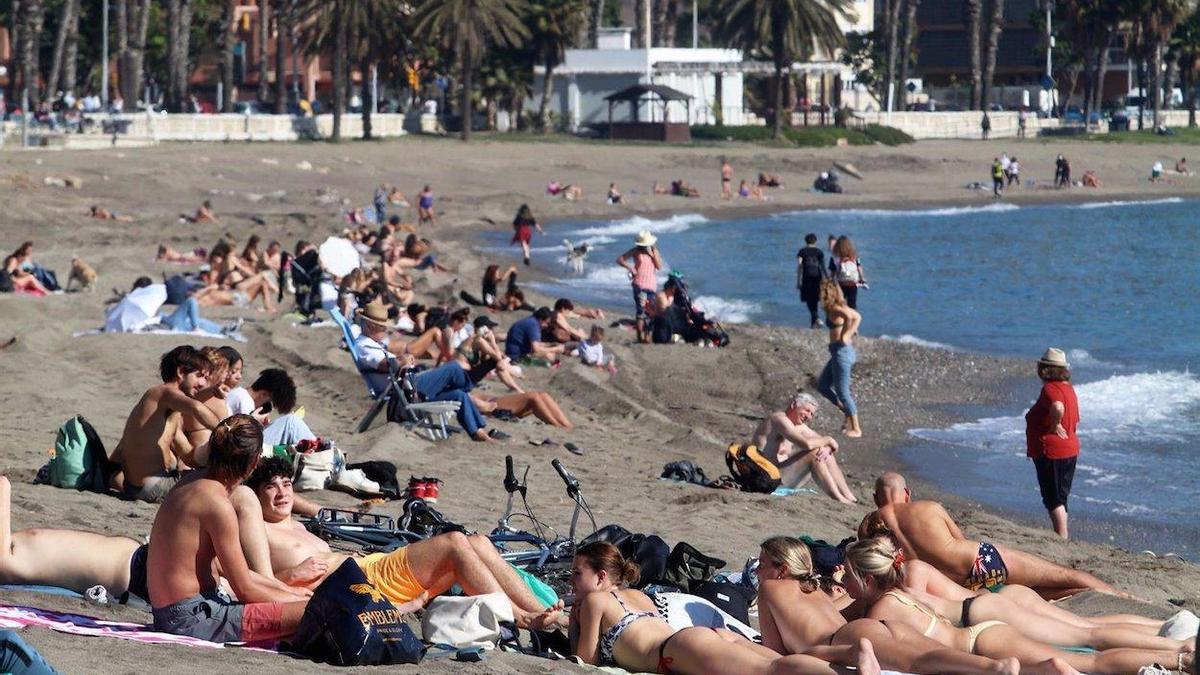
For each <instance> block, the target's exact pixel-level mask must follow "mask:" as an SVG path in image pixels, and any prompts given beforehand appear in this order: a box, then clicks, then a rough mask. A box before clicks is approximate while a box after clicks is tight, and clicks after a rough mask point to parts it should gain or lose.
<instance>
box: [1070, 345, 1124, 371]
mask: <svg viewBox="0 0 1200 675" xmlns="http://www.w3.org/2000/svg"><path fill="white" fill-rule="evenodd" d="M1067 361H1068V362H1069V363H1070V364H1071V367H1076V366H1087V367H1089V368H1120V367H1121V364H1119V363H1113V362H1111V361H1103V360H1101V359H1098V358H1096V357H1094V356H1092V355H1091V353H1090V352H1088V350H1086V349H1068V350H1067Z"/></svg>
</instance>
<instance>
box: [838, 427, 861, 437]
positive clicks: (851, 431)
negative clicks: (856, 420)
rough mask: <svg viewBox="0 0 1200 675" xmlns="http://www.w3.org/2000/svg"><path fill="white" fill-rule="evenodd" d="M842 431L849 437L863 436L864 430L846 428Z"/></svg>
mask: <svg viewBox="0 0 1200 675" xmlns="http://www.w3.org/2000/svg"><path fill="white" fill-rule="evenodd" d="M842 433H844V434H846V437H847V438H862V431H859V430H858V429H846V430H845V431H843V432H842Z"/></svg>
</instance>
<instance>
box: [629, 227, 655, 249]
mask: <svg viewBox="0 0 1200 675" xmlns="http://www.w3.org/2000/svg"><path fill="white" fill-rule="evenodd" d="M656 241H658V237H656V236H654V235H653V234H650V230H642V231H641V232H638V236H637V239H634V240H633V245H634V246H645V247H647V248H648V247H650V246H653V245H654V242H656Z"/></svg>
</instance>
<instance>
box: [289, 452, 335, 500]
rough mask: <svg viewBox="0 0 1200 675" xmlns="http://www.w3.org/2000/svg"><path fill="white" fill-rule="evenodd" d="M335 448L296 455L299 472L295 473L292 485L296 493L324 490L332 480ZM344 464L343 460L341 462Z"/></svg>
mask: <svg viewBox="0 0 1200 675" xmlns="http://www.w3.org/2000/svg"><path fill="white" fill-rule="evenodd" d="M339 452H340V451H339V450H338V449H337V448H329V449H328V450H318V451H316V452H302V453H298V454H297V455H296V458H297V459H296V461H297V464H298V465H299V467H300V470H299V471H297V472H296V482H295V483H294V484H293V485H294V487H295V488H296V491H297V492H309V491H312V490H324V489H325V486H326V485H328V484H329V482H330V481H331V480H332V479H333V467H334V464H336V463H337V457H336V455H337V453H339ZM342 461H343V462H345V459H343V460H342Z"/></svg>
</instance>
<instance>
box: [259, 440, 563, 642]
mask: <svg viewBox="0 0 1200 675" xmlns="http://www.w3.org/2000/svg"><path fill="white" fill-rule="evenodd" d="M246 484H247V485H248V486H249V487H250V488H251V489H253V490H254V492H255V494H256V495H257V496H258V502H259V505H260V506H261V507H262V517H263V520H264V521H265V522H266V529H265V537H266V544H267V546H268V547H269V550H270V555H271V567H272V568H273V570H274V572H275V575H276V577H277V578H278V579H279V580H281V581H283V582H284V583H287V584H289V585H293V586H304V587H315V586H317V585H318V584H319V583H320V582H321V580H322V579H324V578H325V576H326V575H328V574H329V573H330V572H332V571H334V570H336V569H337V568H338V566H339V565H341V564H342V562H343V561H344V560H346V558H347V557H349V556H347V555H346V554H344V553H335V552H333V551H332V550H331V549H330V548H329V544H328V543H326V542H325V541H323V540H322V539H320V538H318V537H316V536H314V535H313V534H311V533H309V532H308V530H306V529H305V528H304V526H303V525H301V524H300V523H299V522H297V521H295V520H293V519H292V500H293V497H294V494H293V491H292V467H291V465H290V464H288V463H287V462H285V461H283V460H280V459H276V458H271V459H268V460H265V461H263V462H262V463H261V464H260V465H259V467H258V468H257V469H255V471H254V474H253V475H252V476H251V477H250V479H249V480H248V481H247V483H246ZM354 560H355V562H356V563H358V565H359V567H361V568H362V570H363V572H364V573H365V574H366V575H367V578H368V579H370V580H371V583H373V584H374V585H375V586H376V587H377V588H378V589H379V590H380V591H382V592H383V594H384V596H386V597H387V599H388V600H391V601H392V602H393V603H395V604H396V605H398V606H400V607H402V608H407V611H414V610H416V609H418V608H420V607H421V606H423V605H424V604H425V602H427V601H428V600H429V599H431V598H434V597H437V596H438V595H441V594H442V593H445V592H446V591H448V590H450V587H451V586H453V585H454V584H458V585H459V586H461V587H462V588H463V590H464V591H465V592H466V593H467V594H468V595H484V594H487V593H498V592H502V593H504V594H505V595H506V596H508V598H509V601H510V602H512V605H513V615H514V616H515V617H516V619H517V625H519V626H522V627H530V626H536V627H547V628H549V627H553V626H555V625H559V624H562V623H565V619H564V618H563V616H562V614H561V613H559V612H558V610H559V609H560V608H561V607H560V606H555V607H547V606H546V605H543V604H542V603H541V602H540V601H538V599H537V598H536V597H534V596H533V594H532V593H531V592H530V591H529V587H528V586H526V585H525V582H524V581H522V580H521V578H520V577H518V576H517V574H516V572H514V571H513V568H512V566H510V565H509V564H508V563H506V562H504V560H503V559H502V558H501V557H500V555H499V553H497V552H496V547H495V546H494V545H493V544H492V542H491V541H489V540H488V539H487V537H484V536H482V535H478V534H475V535H471V536H467V535H464V534H461V533H458V532H451V533H448V534H442V535H438V536H436V537H432V538H430V539H426V540H424V541H419V542H415V543H412V544H409V545H407V546H404V547H401V548H398V549H396V550H395V551H393V552H391V553H373V554H370V555H367V556H363V557H355V558H354Z"/></svg>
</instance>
